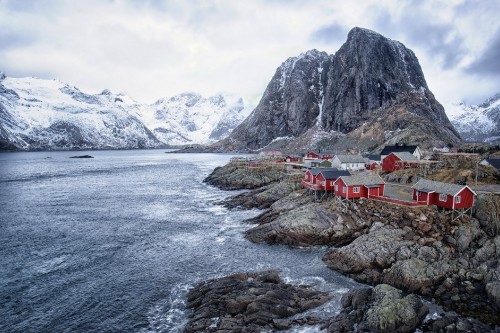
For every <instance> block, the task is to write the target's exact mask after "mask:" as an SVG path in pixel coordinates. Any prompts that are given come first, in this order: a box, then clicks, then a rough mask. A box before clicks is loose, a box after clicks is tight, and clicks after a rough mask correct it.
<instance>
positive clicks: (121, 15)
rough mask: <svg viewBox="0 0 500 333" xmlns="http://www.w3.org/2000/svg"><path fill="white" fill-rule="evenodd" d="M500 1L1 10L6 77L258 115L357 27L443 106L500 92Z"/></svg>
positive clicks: (198, 1)
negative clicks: (278, 82)
mask: <svg viewBox="0 0 500 333" xmlns="http://www.w3.org/2000/svg"><path fill="white" fill-rule="evenodd" d="M498 12H500V4H499V3H498V2H497V1H481V2H480V1H473V0H470V1H469V0H454V1H445V0H443V1H438V0H433V1H425V2H422V1H415V0H406V1H397V0H394V1H393V0H382V1H380V0H378V1H375V0H368V1H363V2H362V4H360V3H356V2H348V1H332V0H318V1H299V0H296V1H281V0H272V1H265V0H252V1H230V0H206V1H202V0H185V1H169V0H165V1H153V0H149V1H140V0H129V1H126V0H107V1H102V0H57V1H56V0H53V1H50V0H0V45H1V46H2V47H1V48H0V71H4V72H5V73H6V74H7V75H9V76H14V77H16V76H38V77H42V78H58V79H60V80H62V81H65V82H68V83H71V84H74V85H76V86H77V87H79V88H80V89H82V90H84V91H87V92H91V93H92V92H95V93H96V92H99V91H101V90H103V89H105V88H109V89H111V90H113V91H117V92H118V91H126V92H127V93H128V94H130V95H131V96H132V97H134V98H135V99H137V100H139V101H141V102H153V101H155V100H156V99H158V98H161V97H168V96H173V95H175V94H178V93H181V92H184V91H196V92H200V93H202V94H204V95H212V94H215V93H218V92H231V93H235V94H238V95H241V96H243V97H244V98H245V100H246V103H247V104H250V105H255V104H256V103H257V102H258V100H259V98H260V96H261V95H262V93H263V92H264V90H265V87H266V85H267V83H268V82H269V80H270V79H271V77H272V76H273V74H274V72H275V70H276V68H277V67H278V66H279V65H280V64H281V63H282V62H283V61H284V60H286V59H287V58H288V57H291V56H296V55H298V54H300V53H301V52H305V51H307V50H310V49H313V48H315V49H318V50H321V51H326V52H327V53H330V54H333V53H334V52H335V51H336V50H338V48H339V47H340V46H341V45H342V43H343V42H344V41H345V39H346V38H347V32H348V31H349V30H350V29H351V28H353V27H354V26H360V27H364V28H368V29H372V30H375V31H377V32H380V33H382V34H383V35H385V36H386V37H389V38H391V39H396V40H399V41H401V42H402V43H404V44H405V45H406V46H407V47H408V48H410V49H412V50H413V51H414V52H415V54H416V55H417V57H418V58H419V60H420V62H421V65H422V68H423V70H424V73H425V75H426V79H427V81H428V84H429V87H430V88H431V90H432V91H433V92H434V93H435V94H436V97H437V98H438V100H440V101H447V100H457V99H464V100H465V101H467V102H473V103H480V102H481V101H482V100H484V99H485V98H487V97H489V96H491V95H493V94H495V93H497V92H499V91H500V85H499V82H500V63H499V60H498V59H499V58H500V54H499V50H500V32H499V31H500V23H499V20H498V18H497V17H496V16H497V15H496V13H498Z"/></svg>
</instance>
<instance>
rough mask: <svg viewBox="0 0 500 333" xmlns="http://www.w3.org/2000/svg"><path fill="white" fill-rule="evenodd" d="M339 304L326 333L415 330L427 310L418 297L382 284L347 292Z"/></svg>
mask: <svg viewBox="0 0 500 333" xmlns="http://www.w3.org/2000/svg"><path fill="white" fill-rule="evenodd" d="M342 306H343V310H342V311H341V313H340V314H339V315H337V316H336V317H334V318H333V319H331V320H330V322H329V323H328V325H327V328H328V332H332V333H333V332H415V329H416V328H417V327H418V326H419V325H420V323H421V322H422V321H423V319H424V318H425V316H426V315H427V313H428V311H429V310H428V308H427V307H426V306H425V305H424V304H423V303H422V301H421V300H420V298H418V297H417V296H415V295H413V294H410V295H406V296H405V295H403V293H402V292H401V291H400V290H398V289H396V288H394V287H391V286H389V285H385V284H381V285H378V286H376V287H375V288H373V289H369V288H361V289H354V290H351V291H349V292H348V293H347V294H345V295H344V296H343V297H342Z"/></svg>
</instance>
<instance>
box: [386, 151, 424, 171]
mask: <svg viewBox="0 0 500 333" xmlns="http://www.w3.org/2000/svg"><path fill="white" fill-rule="evenodd" d="M417 161H418V159H417V158H416V157H415V156H414V155H412V154H410V153H408V152H406V151H405V152H398V153H390V154H389V155H387V156H386V157H384V159H382V171H387V172H393V171H396V170H400V169H411V168H416V167H418V162H417Z"/></svg>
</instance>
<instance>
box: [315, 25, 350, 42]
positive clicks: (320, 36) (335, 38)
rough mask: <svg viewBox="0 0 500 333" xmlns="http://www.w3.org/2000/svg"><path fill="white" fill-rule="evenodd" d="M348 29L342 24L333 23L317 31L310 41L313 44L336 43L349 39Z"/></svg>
mask: <svg viewBox="0 0 500 333" xmlns="http://www.w3.org/2000/svg"><path fill="white" fill-rule="evenodd" d="M347 32H348V29H347V28H346V27H344V26H342V25H340V24H337V23H332V24H329V25H325V26H322V27H320V28H319V29H317V30H315V31H314V32H313V33H312V34H311V36H310V40H311V41H312V42H322V43H327V44H329V43H335V42H339V41H343V40H345V39H346V38H347Z"/></svg>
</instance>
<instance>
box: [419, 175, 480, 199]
mask: <svg viewBox="0 0 500 333" xmlns="http://www.w3.org/2000/svg"><path fill="white" fill-rule="evenodd" d="M465 187H468V186H467V185H457V184H450V183H442V182H436V181H434V180H429V179H423V178H422V179H420V180H419V181H418V182H417V183H416V184H415V185H413V186H412V187H411V188H414V189H416V190H419V191H420V190H422V192H432V191H434V192H437V193H442V194H448V195H451V196H455V195H457V194H458V193H459V192H460V191H462V190H463V189H464V188H465ZM468 188H469V189H470V190H471V191H472V189H471V188H470V187H468ZM472 193H474V194H476V193H475V192H474V191H472Z"/></svg>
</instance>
